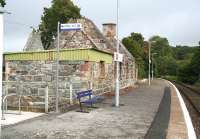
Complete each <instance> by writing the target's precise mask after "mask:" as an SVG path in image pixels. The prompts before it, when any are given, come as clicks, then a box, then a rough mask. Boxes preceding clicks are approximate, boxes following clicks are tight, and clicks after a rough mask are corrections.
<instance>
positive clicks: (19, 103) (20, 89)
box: [18, 82, 23, 114]
mask: <svg viewBox="0 0 200 139" xmlns="http://www.w3.org/2000/svg"><path fill="white" fill-rule="evenodd" d="M22 85H23V84H22V82H19V89H18V91H19V101H18V105H19V114H21V97H22V96H21V92H23V86H22Z"/></svg>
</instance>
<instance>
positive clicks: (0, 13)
mask: <svg viewBox="0 0 200 139" xmlns="http://www.w3.org/2000/svg"><path fill="white" fill-rule="evenodd" d="M4 14H11V13H10V12H7V11H4V10H0V57H1V58H0V65H3V47H4V41H3V40H4V33H3V32H4ZM0 73H2V68H0ZM0 80H1V82H2V74H1V75H0ZM0 92H1V93H2V94H1V97H0V102H1V103H0V110H1V111H0V113H2V114H1V118H0V119H4V112H3V110H2V109H1V108H2V104H3V92H2V85H1V87H0Z"/></svg>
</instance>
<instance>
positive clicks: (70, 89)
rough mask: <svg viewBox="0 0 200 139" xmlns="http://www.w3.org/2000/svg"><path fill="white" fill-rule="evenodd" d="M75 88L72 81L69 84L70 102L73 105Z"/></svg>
mask: <svg viewBox="0 0 200 139" xmlns="http://www.w3.org/2000/svg"><path fill="white" fill-rule="evenodd" d="M72 91H73V88H72V82H70V85H69V98H70V104H71V105H72V104H73V92H72Z"/></svg>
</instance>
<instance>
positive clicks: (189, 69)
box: [178, 46, 200, 84]
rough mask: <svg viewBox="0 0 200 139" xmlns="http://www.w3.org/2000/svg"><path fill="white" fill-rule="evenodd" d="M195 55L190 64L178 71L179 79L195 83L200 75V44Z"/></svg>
mask: <svg viewBox="0 0 200 139" xmlns="http://www.w3.org/2000/svg"><path fill="white" fill-rule="evenodd" d="M197 48H198V49H197V50H196V52H195V54H194V56H193V57H192V60H191V62H190V63H189V64H187V65H186V66H184V67H182V68H180V69H179V71H178V79H179V80H180V81H182V82H185V83H190V84H194V83H196V82H197V81H198V80H199V77H200V46H199V47H197Z"/></svg>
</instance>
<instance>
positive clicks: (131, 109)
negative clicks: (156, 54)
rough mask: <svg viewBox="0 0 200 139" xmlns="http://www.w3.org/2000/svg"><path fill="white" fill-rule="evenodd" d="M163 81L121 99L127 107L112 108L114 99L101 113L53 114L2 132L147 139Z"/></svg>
mask: <svg viewBox="0 0 200 139" xmlns="http://www.w3.org/2000/svg"><path fill="white" fill-rule="evenodd" d="M166 86H168V83H167V82H164V81H162V80H155V81H153V83H152V85H151V86H150V87H149V86H148V85H147V84H142V85H140V86H139V87H138V88H137V89H135V90H133V91H131V92H129V93H128V94H126V95H123V96H120V103H123V104H124V106H121V107H119V108H115V107H112V103H113V101H114V99H106V100H105V101H104V102H103V103H101V104H98V107H99V109H93V110H91V112H90V113H79V112H76V111H75V110H74V111H71V112H68V113H64V114H49V115H45V116H42V117H39V118H36V119H33V120H28V121H25V122H23V123H21V124H17V125H14V126H9V127H6V128H3V129H2V138H3V139H13V138H15V139H38V138H39V139H46V138H48V139H66V138H67V139H74V138H76V139H94V138H95V139H96V138H97V139H98V138H106V139H107V138H109V139H112V138H113V139H124V138H125V139H127V138H130V139H137V138H144V136H145V134H146V133H147V131H148V129H149V127H150V126H151V123H152V121H153V119H154V116H155V114H156V112H157V110H158V107H159V104H160V102H161V100H162V98H163V94H164V89H165V87H166Z"/></svg>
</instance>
